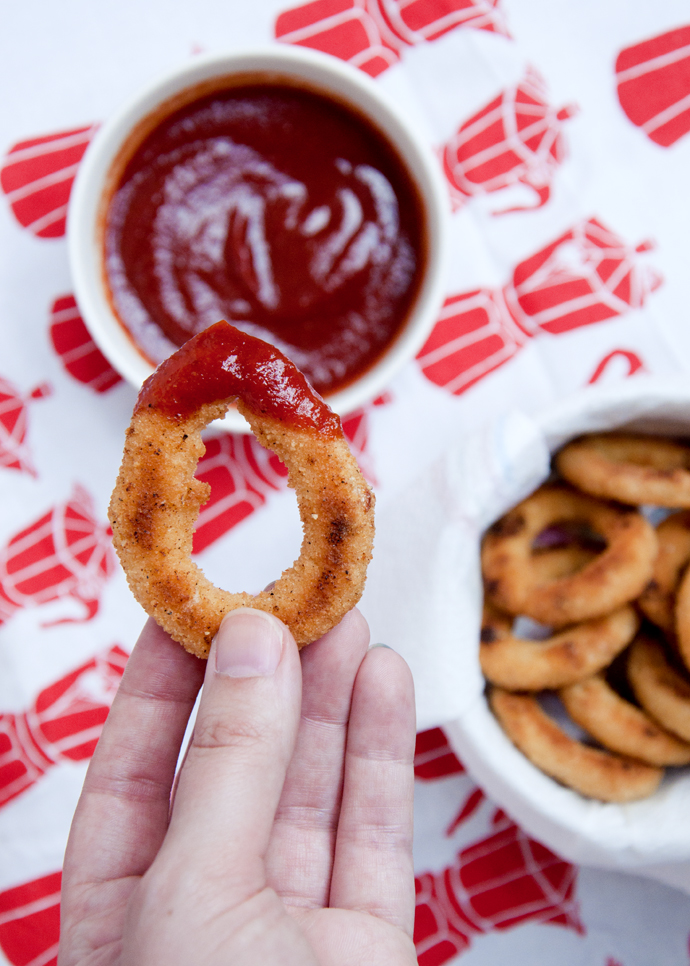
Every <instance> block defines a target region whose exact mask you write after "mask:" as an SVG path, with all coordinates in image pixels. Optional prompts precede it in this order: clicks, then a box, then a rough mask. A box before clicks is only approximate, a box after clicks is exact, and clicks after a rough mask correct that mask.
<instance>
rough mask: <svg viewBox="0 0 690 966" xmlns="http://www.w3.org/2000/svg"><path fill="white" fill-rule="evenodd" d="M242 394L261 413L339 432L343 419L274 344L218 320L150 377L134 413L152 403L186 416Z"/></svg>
mask: <svg viewBox="0 0 690 966" xmlns="http://www.w3.org/2000/svg"><path fill="white" fill-rule="evenodd" d="M231 398H232V399H235V398H240V399H242V401H243V402H244V403H245V404H246V405H247V406H248V407H249V408H250V409H251V410H252V412H254V413H256V414H257V415H265V416H270V417H272V418H273V419H278V420H280V422H282V423H285V424H286V425H287V426H290V427H293V426H294V427H297V428H299V429H313V430H315V431H316V432H318V433H319V434H320V435H322V436H338V435H339V434H340V431H341V430H340V419H339V418H338V417H337V416H336V415H335V413H334V412H332V411H331V409H329V407H328V406H327V405H326V403H325V402H324V401H323V399H321V397H320V396H319V395H317V393H315V392H314V390H313V389H312V388H311V386H310V385H309V383H308V382H307V380H306V379H305V378H304V376H303V375H302V373H301V372H300V371H299V369H297V368H296V367H295V366H294V365H293V364H292V363H291V362H290V360H289V359H286V358H285V356H284V355H283V354H282V353H281V352H280V351H279V350H278V349H276V348H274V347H273V346H271V345H268V343H266V342H262V341H261V340H260V339H255V338H253V337H252V336H251V335H245V334H244V333H242V332H238V330H237V329H235V328H233V326H231V325H228V323H227V322H216V324H215V325H212V326H210V327H209V328H208V329H206V330H205V331H204V332H200V333H199V334H198V335H196V336H194V337H193V338H191V339H189V340H188V341H187V342H186V343H185V345H184V346H182V348H181V349H178V350H177V352H176V353H175V354H174V355H172V356H170V357H169V358H168V359H166V360H165V362H162V363H161V365H160V366H159V367H158V368H157V369H156V371H155V372H154V373H153V375H151V376H149V378H148V379H147V380H146V382H145V383H144V385H143V386H142V387H141V391H140V392H139V396H138V398H137V401H136V405H135V407H134V412H135V413H137V412H140V411H141V410H142V409H148V408H153V409H157V410H158V411H159V412H161V413H163V414H164V415H166V416H170V417H171V418H173V419H176V420H179V419H185V418H186V417H187V416H190V415H191V414H192V413H193V412H195V411H196V410H197V409H199V407H200V406H203V405H204V404H205V403H213V402H216V401H217V400H219V399H231Z"/></svg>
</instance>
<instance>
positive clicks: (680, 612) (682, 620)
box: [675, 569, 690, 669]
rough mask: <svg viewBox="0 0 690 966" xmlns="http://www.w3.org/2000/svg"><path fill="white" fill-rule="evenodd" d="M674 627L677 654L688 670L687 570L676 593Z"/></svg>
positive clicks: (689, 585) (689, 598)
mask: <svg viewBox="0 0 690 966" xmlns="http://www.w3.org/2000/svg"><path fill="white" fill-rule="evenodd" d="M675 625H676V638H675V640H676V641H677V644H678V652H679V654H680V656H681V658H682V660H683V664H684V665H685V666H686V668H688V669H690V570H688V569H686V571H685V575H684V577H683V578H682V579H681V581H680V585H679V587H678V590H677V592H676V611H675Z"/></svg>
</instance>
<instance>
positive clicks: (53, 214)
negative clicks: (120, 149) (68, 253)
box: [0, 124, 97, 238]
mask: <svg viewBox="0 0 690 966" xmlns="http://www.w3.org/2000/svg"><path fill="white" fill-rule="evenodd" d="M96 127H97V125H95V124H92V125H90V126H89V127H82V128H77V129H76V130H74V131H61V132H58V133H56V134H47V135H44V136H42V137H38V138H32V139H31V140H29V141H19V142H18V143H17V144H15V145H14V146H13V147H11V148H10V150H9V152H8V153H7V155H6V156H5V159H4V161H3V164H2V168H1V169H0V186H1V187H2V190H3V191H4V193H5V194H6V195H7V200H8V201H9V203H10V207H11V209H12V212H13V214H14V216H15V218H16V219H17V221H18V222H19V224H20V225H22V226H23V227H24V228H28V229H29V231H30V232H31V233H32V234H33V235H36V237H37V238H61V237H62V236H63V235H64V234H65V225H66V218H67V202H68V200H69V196H70V192H71V190H72V184H73V182H74V178H75V175H76V173H77V168H78V166H79V162H80V161H81V159H82V156H83V154H84V152H85V151H86V148H87V147H88V144H89V141H90V140H91V138H92V137H93V135H94V133H95V131H96Z"/></svg>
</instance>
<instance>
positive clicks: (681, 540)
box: [638, 510, 690, 637]
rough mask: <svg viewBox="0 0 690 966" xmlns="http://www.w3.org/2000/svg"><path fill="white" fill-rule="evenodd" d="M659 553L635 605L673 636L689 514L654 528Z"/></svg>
mask: <svg viewBox="0 0 690 966" xmlns="http://www.w3.org/2000/svg"><path fill="white" fill-rule="evenodd" d="M656 534H657V538H658V540H659V553H658V554H657V558H656V562H655V564H654V573H653V574H652V579H651V580H650V582H649V583H648V584H647V586H646V587H645V589H644V590H643V591H642V593H641V594H640V597H639V600H638V604H639V605H640V609H641V610H642V613H643V614H644V615H645V617H648V618H649V620H650V621H651V622H652V623H653V624H656V625H657V627H660V628H661V629H662V630H663V631H665V632H666V634H668V635H669V636H670V637H674V636H675V633H676V616H675V606H676V592H677V590H678V587H679V585H680V582H681V578H682V575H683V572H684V571H685V568H686V567H687V565H688V562H690V511H688V510H681V511H680V512H679V513H674V514H672V515H671V516H670V517H667V518H666V519H665V520H662V522H661V523H660V524H659V526H658V527H657V528H656Z"/></svg>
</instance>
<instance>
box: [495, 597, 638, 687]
mask: <svg viewBox="0 0 690 966" xmlns="http://www.w3.org/2000/svg"><path fill="white" fill-rule="evenodd" d="M512 623H513V618H512V617H508V616H506V615H505V614H501V613H500V612H499V611H497V610H495V609H494V608H493V607H490V606H486V607H485V608H484V618H483V621H482V630H481V643H480V645H479V663H480V664H481V667H482V671H483V672H484V676H485V677H486V678H488V680H489V681H491V682H492V683H493V684H498V685H500V686H501V687H503V688H507V689H508V690H509V691H541V690H543V689H553V688H560V687H563V686H564V685H566V684H573V683H574V682H575V681H580V680H581V679H582V678H587V677H589V676H590V675H592V674H595V673H596V672H597V671H600V670H601V668H604V667H607V666H608V665H609V664H610V663H611V661H612V660H613V659H614V657H616V655H617V654H620V652H621V651H622V650H623V649H624V648H625V647H627V645H628V644H629V643H630V641H631V640H632V639H633V637H634V636H635V634H636V633H637V629H638V627H639V623H640V622H639V618H638V617H637V614H636V613H635V611H634V609H633V608H632V607H629V606H627V605H626V606H624V607H621V608H619V609H618V610H616V611H614V612H613V613H612V614H608V615H607V616H606V617H598V618H595V619H594V620H590V621H584V622H583V623H582V624H575V625H573V626H572V627H569V628H567V629H566V630H564V631H561V633H560V634H555V635H553V636H552V637H549V638H547V639H546V640H543V641H531V640H524V639H522V638H519V637H514V636H513V634H512V633H511V627H512Z"/></svg>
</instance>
